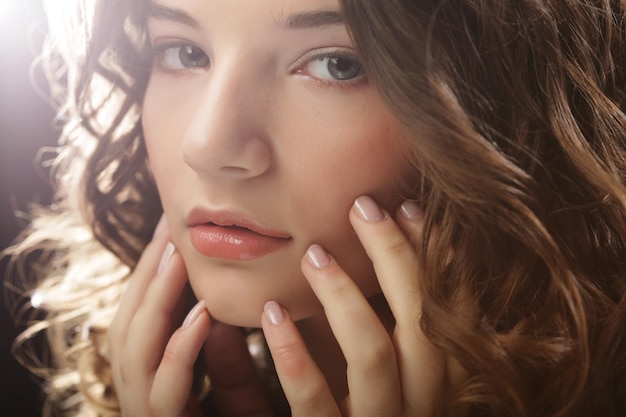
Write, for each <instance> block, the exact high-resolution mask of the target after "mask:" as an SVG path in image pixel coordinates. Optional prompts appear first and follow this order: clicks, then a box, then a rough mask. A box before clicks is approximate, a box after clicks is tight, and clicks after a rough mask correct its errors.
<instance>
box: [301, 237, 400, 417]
mask: <svg viewBox="0 0 626 417" xmlns="http://www.w3.org/2000/svg"><path fill="white" fill-rule="evenodd" d="M302 271H303V273H304V275H305V277H306V278H307V280H308V282H309V284H310V285H311V288H312V289H313V291H314V292H315V295H316V296H317V298H318V299H319V300H320V302H321V303H322V305H323V306H324V312H325V314H326V317H327V319H328V322H329V323H330V326H331V328H332V331H333V334H334V335H335V337H336V339H337V342H338V343H339V346H340V347H341V350H342V352H343V354H344V356H345V357H346V360H347V362H348V384H349V389H350V399H351V406H352V409H353V410H354V411H353V412H354V415H357V416H360V415H395V413H398V412H400V410H401V406H402V390H401V386H400V376H399V373H398V366H397V363H396V354H395V351H394V346H393V344H392V342H391V339H390V338H389V335H388V333H387V330H386V329H385V327H384V326H383V324H382V322H381V321H380V319H379V318H378V316H377V315H376V313H375V312H374V311H373V309H372V307H371V306H370V304H369V303H368V301H367V300H366V299H365V297H364V296H363V294H362V293H361V291H360V290H359V288H358V287H357V285H356V284H355V283H354V281H353V280H352V279H351V278H350V277H349V276H348V275H347V274H346V273H345V271H343V269H342V268H341V267H340V266H339V265H338V264H337V263H336V262H335V260H334V259H333V258H332V257H331V256H330V255H329V254H328V253H327V252H326V251H325V250H324V249H323V248H322V247H321V246H319V245H312V246H311V247H310V248H309V250H308V251H307V255H306V256H305V257H304V258H303V260H302Z"/></svg>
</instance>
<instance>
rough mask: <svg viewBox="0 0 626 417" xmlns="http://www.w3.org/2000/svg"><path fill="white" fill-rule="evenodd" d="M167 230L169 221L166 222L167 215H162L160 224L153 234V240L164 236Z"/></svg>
mask: <svg viewBox="0 0 626 417" xmlns="http://www.w3.org/2000/svg"><path fill="white" fill-rule="evenodd" d="M166 230H167V220H165V214H162V215H161V218H160V219H159V222H158V223H157V225H156V227H155V228H154V232H153V233H152V240H154V239H156V238H157V237H159V236H162V235H163V234H164V233H165V231H166Z"/></svg>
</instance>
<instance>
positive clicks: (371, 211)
mask: <svg viewBox="0 0 626 417" xmlns="http://www.w3.org/2000/svg"><path fill="white" fill-rule="evenodd" d="M352 208H353V211H354V213H356V214H357V216H358V217H359V218H361V219H362V220H365V221H367V222H370V223H376V222H380V221H383V220H385V218H386V217H387V216H386V215H385V212H384V211H383V210H382V209H381V208H380V206H379V205H378V204H377V203H376V201H374V199H373V198H371V197H369V196H366V195H364V196H360V197H358V198H357V199H356V200H354V204H353V206H352Z"/></svg>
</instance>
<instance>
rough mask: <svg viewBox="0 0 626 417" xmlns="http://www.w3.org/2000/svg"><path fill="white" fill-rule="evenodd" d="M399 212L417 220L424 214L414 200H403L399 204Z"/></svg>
mask: <svg viewBox="0 0 626 417" xmlns="http://www.w3.org/2000/svg"><path fill="white" fill-rule="evenodd" d="M400 213H402V215H403V216H404V217H405V218H407V219H409V220H419V219H421V218H422V217H423V216H424V214H423V213H422V210H421V209H420V208H419V206H418V205H417V203H415V202H414V201H405V202H404V203H402V205H401V206H400Z"/></svg>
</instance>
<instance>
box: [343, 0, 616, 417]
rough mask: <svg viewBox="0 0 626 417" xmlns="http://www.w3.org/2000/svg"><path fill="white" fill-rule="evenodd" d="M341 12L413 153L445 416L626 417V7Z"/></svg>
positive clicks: (403, 5) (417, 6)
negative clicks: (455, 384)
mask: <svg viewBox="0 0 626 417" xmlns="http://www.w3.org/2000/svg"><path fill="white" fill-rule="evenodd" d="M343 3H344V7H345V12H346V16H347V18H348V22H349V27H350V28H351V31H352V34H353V36H354V38H355V40H356V43H357V45H358V47H359V50H360V52H361V54H362V56H363V60H364V63H365V65H366V67H367V70H368V73H369V75H370V77H372V79H373V80H374V83H375V84H376V85H377V86H378V88H379V90H380V93H381V94H382V95H383V96H384V97H385V99H386V101H387V103H388V105H389V107H390V108H391V109H392V111H393V113H394V114H395V115H396V117H397V118H398V120H399V121H400V123H401V124H402V125H403V126H404V133H405V135H406V136H408V137H409V138H411V140H412V144H413V147H414V154H413V160H414V161H415V168H416V171H417V172H418V173H419V178H420V181H419V183H418V184H417V189H418V190H419V192H420V195H421V200H422V203H423V205H424V207H425V211H426V214H425V216H426V222H427V226H426V231H427V232H426V233H427V238H426V241H425V244H424V246H423V251H422V258H423V262H424V265H426V274H425V275H424V279H423V282H422V285H423V288H424V312H423V318H422V325H423V327H424V330H425V331H426V334H427V335H428V336H429V337H430V338H431V339H432V340H433V341H434V342H435V343H436V344H437V346H439V347H440V348H441V349H443V350H444V351H446V352H447V353H449V354H450V355H451V356H452V357H454V358H455V359H456V360H458V361H459V362H460V363H461V365H462V366H463V367H464V368H465V370H466V371H467V375H468V380H467V381H466V382H465V383H464V384H463V385H462V386H461V387H459V388H458V390H456V391H455V392H453V393H451V395H452V400H451V401H450V402H449V405H448V406H447V409H446V413H448V414H449V415H472V416H474V415H489V416H503V415H507V416H591V415H602V416H621V415H625V414H626V188H625V186H624V184H625V182H626V181H625V180H626V115H625V110H626V90H625V88H626V3H624V2H623V1H575V2H563V1H557V0H554V1H552V0H542V1H536V0H533V1H530V0H520V1H515V2H512V1H500V0H466V1H465V0H444V1H440V0H436V1H435V0H431V1H428V0H420V1H410V0H386V1H384V2H378V1H364V0H361V1H359V0H345V1H344V2H343ZM435 228H436V233H435V232H433V230H434V229H435ZM450 248H452V250H453V256H450V254H449V249H450Z"/></svg>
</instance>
